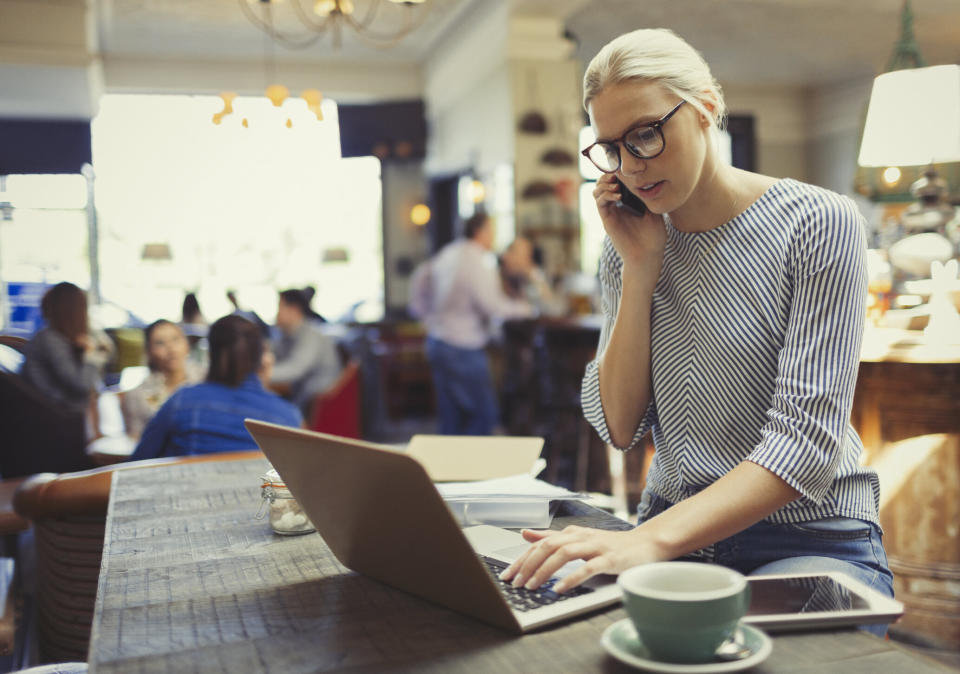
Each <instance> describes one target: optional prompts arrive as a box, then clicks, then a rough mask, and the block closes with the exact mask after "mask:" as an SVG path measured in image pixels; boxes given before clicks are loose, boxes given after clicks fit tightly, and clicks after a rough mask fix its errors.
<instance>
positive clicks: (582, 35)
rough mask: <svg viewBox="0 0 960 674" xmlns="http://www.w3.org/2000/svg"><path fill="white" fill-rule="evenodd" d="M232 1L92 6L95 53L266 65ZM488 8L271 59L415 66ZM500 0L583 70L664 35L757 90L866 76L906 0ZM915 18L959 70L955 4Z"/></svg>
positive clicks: (922, 5) (472, 0) (447, 9)
mask: <svg viewBox="0 0 960 674" xmlns="http://www.w3.org/2000/svg"><path fill="white" fill-rule="evenodd" d="M239 1H244V2H250V1H251V0H97V2H98V7H99V42H100V49H101V53H102V54H103V56H104V58H105V59H108V60H109V59H123V58H138V59H153V58H157V59H174V60H190V59H200V60H204V61H228V62H229V61H233V60H238V61H239V60H245V61H250V60H251V59H258V58H262V57H263V54H264V49H265V43H264V37H263V34H262V33H260V32H259V31H258V30H257V29H256V28H254V27H253V26H252V25H251V24H250V23H249V22H248V21H247V20H246V18H244V16H243V13H242V12H241V8H240V7H239V6H238V2H239ZM293 1H294V0H284V2H282V3H281V4H279V5H278V6H277V9H276V10H275V11H276V17H277V26H278V27H280V28H286V29H290V28H292V27H293V26H295V25H296V23H295V20H292V15H291V8H290V6H289V3H290V2H293ZM489 1H490V0H428V5H429V11H428V13H427V16H426V18H425V21H424V22H423V25H422V26H421V27H420V28H419V29H418V30H417V31H416V32H415V33H414V34H412V35H411V36H409V37H408V38H407V39H406V40H404V41H403V42H402V43H401V44H400V45H398V46H397V47H394V48H392V49H389V50H377V49H374V48H371V47H369V46H367V45H365V44H362V43H358V42H357V41H356V39H355V38H354V37H353V36H352V35H351V31H349V30H346V31H345V32H344V34H343V44H342V46H341V48H340V49H336V50H335V49H334V48H333V47H332V45H331V40H330V38H329V37H325V38H323V39H321V40H319V41H318V42H317V43H316V44H315V45H313V46H312V47H310V48H307V49H304V50H301V51H295V52H291V51H288V50H286V49H284V48H281V47H277V48H275V50H274V51H275V55H276V58H277V60H279V61H284V60H286V61H302V62H306V63H314V62H316V63H320V62H330V61H346V60H349V61H351V62H354V63H356V62H367V63H378V62H380V63H383V62H391V63H399V62H422V61H424V60H425V59H427V58H428V57H429V55H430V53H431V50H432V49H433V48H434V47H435V46H436V44H437V42H438V40H439V39H440V38H441V37H442V35H443V34H444V33H445V32H446V31H449V30H450V28H451V27H453V26H454V25H456V24H458V23H460V22H464V21H470V18H471V17H470V13H471V11H475V10H476V9H477V7H478V6H479V3H481V2H489ZM508 1H509V2H510V4H511V7H512V11H513V12H514V13H517V14H538V13H539V14H543V13H554V14H560V16H561V18H564V19H565V21H566V26H567V29H568V31H569V33H570V34H571V36H572V37H573V38H574V39H575V40H576V42H577V43H578V52H577V53H578V54H579V56H580V57H581V58H582V59H583V60H584V62H586V61H588V60H589V59H590V57H592V55H593V54H595V53H596V51H597V50H598V49H599V48H600V47H601V46H602V45H603V44H604V43H605V42H607V41H608V40H609V39H611V38H612V37H614V36H616V35H618V34H619V33H621V32H624V31H625V30H628V29H633V28H640V27H669V28H672V29H673V30H675V31H676V32H677V33H679V34H680V35H681V36H683V37H684V38H686V39H687V40H688V41H690V42H691V43H692V44H693V45H695V46H696V47H697V48H698V49H700V50H701V51H702V52H703V54H704V56H705V57H706V59H707V61H708V62H709V63H710V64H711V66H712V68H713V70H714V74H715V75H716V76H717V78H718V79H719V80H720V81H721V82H724V83H737V84H755V85H758V86H817V85H822V84H827V83H831V82H840V81H846V80H853V79H858V78H864V77H872V76H874V75H875V74H877V73H878V72H881V71H882V70H883V69H884V66H885V65H886V62H887V60H888V59H889V57H890V54H891V53H892V50H893V45H894V42H895V41H896V39H897V37H898V35H899V32H900V12H901V9H902V0H843V1H842V2H841V1H840V0H592V1H591V0H552V1H551V0H508ZM355 2H356V4H357V7H358V8H360V7H362V6H363V5H364V0H355ZM253 4H254V5H256V4H257V3H255V2H254V3H253ZM304 4H305V5H309V4H310V2H309V0H308V1H305V2H304ZM388 4H389V3H388ZM389 9H390V10H391V13H392V14H396V12H397V11H398V8H397V7H395V6H391V7H390V8H389ZM913 11H914V15H915V22H914V31H915V34H916V37H917V41H918V43H919V45H920V49H921V51H922V53H923V55H924V56H925V57H926V59H927V61H928V62H929V63H930V64H937V63H957V62H960V1H958V0H914V1H913ZM381 18H383V19H384V21H385V22H387V23H389V21H387V20H388V19H390V18H391V17H390V16H388V13H387V11H386V10H384V14H383V16H382V17H381ZM393 18H394V19H396V18H397V17H393ZM383 25H386V23H385V24H383ZM108 86H109V83H108Z"/></svg>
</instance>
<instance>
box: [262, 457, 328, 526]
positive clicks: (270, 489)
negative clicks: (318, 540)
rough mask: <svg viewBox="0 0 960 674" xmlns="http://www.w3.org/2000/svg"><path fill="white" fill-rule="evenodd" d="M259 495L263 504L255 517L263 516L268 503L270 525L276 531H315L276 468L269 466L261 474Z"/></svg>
mask: <svg viewBox="0 0 960 674" xmlns="http://www.w3.org/2000/svg"><path fill="white" fill-rule="evenodd" d="M260 496H261V498H262V499H263V504H262V505H261V511H260V514H258V515H257V517H258V518H261V517H263V507H264V506H266V505H268V504H269V509H270V526H271V527H272V528H273V530H274V531H275V532H276V533H278V534H282V535H284V536H291V535H297V534H309V533H310V532H312V531H316V527H314V526H313V523H312V522H311V521H310V518H309V517H307V514H306V513H305V512H303V510H302V509H301V508H300V504H299V503H297V501H296V499H295V498H293V495H292V494H291V493H290V490H289V489H287V485H286V484H284V482H283V480H282V479H281V478H280V475H279V474H278V473H277V471H276V470H274V469H272V468H271V469H270V470H268V471H267V472H266V473H265V474H264V475H262V476H261V484H260Z"/></svg>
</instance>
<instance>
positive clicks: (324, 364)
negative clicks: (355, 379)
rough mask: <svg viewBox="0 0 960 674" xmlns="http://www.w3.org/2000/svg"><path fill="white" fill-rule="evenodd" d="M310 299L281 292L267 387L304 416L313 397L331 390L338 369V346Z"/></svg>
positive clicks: (304, 294) (301, 293)
mask: <svg viewBox="0 0 960 674" xmlns="http://www.w3.org/2000/svg"><path fill="white" fill-rule="evenodd" d="M310 297H311V295H310V294H309V293H308V292H306V291H304V290H298V289H291V290H284V291H283V292H281V293H280V297H279V301H278V304H277V328H279V332H280V336H279V338H278V339H277V340H275V343H274V345H273V349H274V357H275V358H276V362H275V363H274V366H273V376H272V377H271V380H270V387H271V388H272V389H274V390H275V391H278V392H281V393H283V395H284V397H286V398H287V399H289V400H291V401H292V402H293V403H294V404H295V405H297V406H298V407H299V408H300V410H301V412H303V414H304V415H305V416H307V415H308V414H309V409H308V408H309V406H310V402H311V401H312V400H313V398H314V396H315V395H317V394H318V393H321V392H323V391H326V390H327V389H328V388H330V386H331V385H332V384H333V383H334V382H335V381H336V380H337V377H339V376H340V370H341V366H340V356H339V354H338V353H337V346H336V344H335V343H334V341H333V339H331V338H330V337H329V336H327V335H326V334H325V333H324V332H323V330H322V328H321V327H320V324H319V320H317V314H316V313H314V311H313V310H312V309H311V308H310Z"/></svg>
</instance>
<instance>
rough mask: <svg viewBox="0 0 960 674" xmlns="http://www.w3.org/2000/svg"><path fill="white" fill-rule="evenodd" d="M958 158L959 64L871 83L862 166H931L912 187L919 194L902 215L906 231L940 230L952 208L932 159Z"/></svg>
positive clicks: (898, 73) (893, 74) (897, 74)
mask: <svg viewBox="0 0 960 674" xmlns="http://www.w3.org/2000/svg"><path fill="white" fill-rule="evenodd" d="M953 161H960V66H958V65H940V66H929V67H926V68H909V69H906V70H895V71H893V72H889V73H884V74H883V75H880V76H879V77H877V78H876V79H875V80H874V82H873V92H872V93H871V94H870V106H869V108H868V109H867V121H866V124H865V126H864V129H863V142H862V144H861V145H860V158H859V164H860V165H861V166H921V165H925V164H926V165H929V168H928V169H927V171H926V172H925V173H924V175H923V177H921V178H920V179H919V180H917V181H916V182H915V183H914V184H913V185H912V186H911V188H910V191H911V192H912V193H913V194H914V196H916V197H917V198H918V199H919V203H917V204H914V205H912V206H911V207H910V208H908V209H907V212H906V213H905V214H904V218H903V226H904V229H905V230H906V231H907V232H911V233H912V232H916V231H927V232H930V231H939V232H940V233H941V234H942V233H943V226H944V225H945V224H946V222H947V221H949V220H950V219H951V218H952V215H953V211H952V209H951V208H949V207H948V206H946V205H945V204H944V203H943V200H944V196H945V195H946V193H947V186H946V183H945V182H944V181H943V180H942V179H941V178H940V177H939V175H938V174H937V171H936V170H935V169H934V167H933V164H935V163H941V162H953Z"/></svg>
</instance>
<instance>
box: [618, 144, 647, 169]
mask: <svg viewBox="0 0 960 674" xmlns="http://www.w3.org/2000/svg"><path fill="white" fill-rule="evenodd" d="M646 170H647V160H646V159H640V158H638V157H634V156H633V155H632V154H630V153H629V152H627V151H626V150H623V149H621V150H620V173H622V174H624V175H634V174H636V173H643V172H644V171H646Z"/></svg>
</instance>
